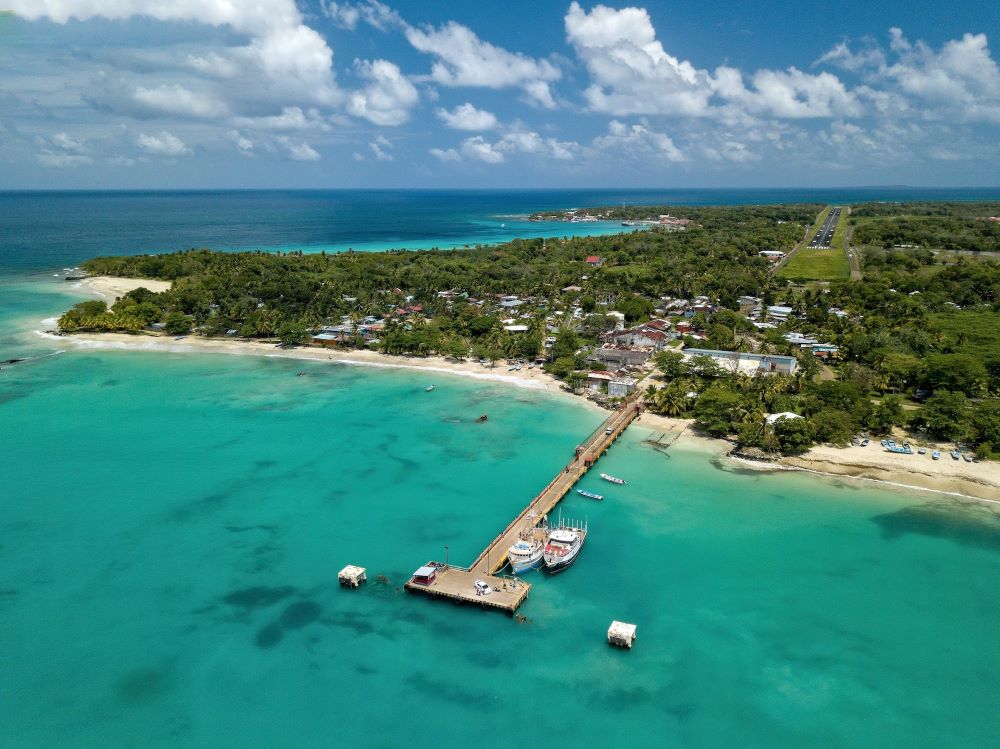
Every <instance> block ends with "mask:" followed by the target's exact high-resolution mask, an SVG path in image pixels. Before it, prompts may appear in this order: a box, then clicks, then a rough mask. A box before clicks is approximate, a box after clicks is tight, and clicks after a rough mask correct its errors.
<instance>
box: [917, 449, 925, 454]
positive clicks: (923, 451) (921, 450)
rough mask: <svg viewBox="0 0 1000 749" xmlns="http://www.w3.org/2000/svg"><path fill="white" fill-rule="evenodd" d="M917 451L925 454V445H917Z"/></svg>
mask: <svg viewBox="0 0 1000 749" xmlns="http://www.w3.org/2000/svg"><path fill="white" fill-rule="evenodd" d="M917 452H918V453H920V454H921V455H926V454H927V448H926V447H918V448H917Z"/></svg>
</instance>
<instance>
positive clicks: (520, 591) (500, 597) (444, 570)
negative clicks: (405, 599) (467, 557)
mask: <svg viewBox="0 0 1000 749" xmlns="http://www.w3.org/2000/svg"><path fill="white" fill-rule="evenodd" d="M476 580H482V581H483V582H484V583H486V584H487V585H489V586H490V588H491V589H493V590H492V592H491V593H490V594H489V595H485V596H481V595H477V594H476V588H475V582H476ZM404 587H405V588H406V589H407V590H409V591H410V592H412V593H421V594H423V595H425V596H430V597H431V598H450V599H451V600H452V601H454V602H455V603H468V604H472V605H475V606H482V607H483V608H486V609H498V610H501V611H505V612H507V613H508V614H513V613H514V612H515V611H516V610H517V607H518V606H520V605H521V604H522V603H524V599H525V598H527V597H528V591H529V590H531V585H530V584H529V583H526V582H524V581H523V580H520V579H518V580H514V579H512V578H506V577H495V576H494V575H484V574H481V573H478V572H473V571H472V570H464V569H462V568H461V567H440V568H438V571H437V575H436V576H435V578H434V582H432V583H431V584H430V585H421V584H420V583H415V582H413V581H412V580H411V581H409V582H408V583H406V585H405V586H404ZM496 588H499V590H496Z"/></svg>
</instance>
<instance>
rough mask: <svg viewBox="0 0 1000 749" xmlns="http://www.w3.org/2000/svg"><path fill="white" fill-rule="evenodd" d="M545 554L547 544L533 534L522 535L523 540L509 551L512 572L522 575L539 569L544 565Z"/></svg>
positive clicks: (517, 542) (515, 543) (508, 556)
mask: <svg viewBox="0 0 1000 749" xmlns="http://www.w3.org/2000/svg"><path fill="white" fill-rule="evenodd" d="M544 553H545V544H543V543H542V542H541V541H540V540H539V539H537V538H535V536H534V535H533V534H530V533H522V534H521V538H519V539H518V540H517V541H515V542H514V545H513V546H511V547H510V549H508V550H507V561H508V562H509V563H510V569H511V572H513V573H514V574H515V575H520V574H522V573H524V572H530V571H531V570H536V569H538V568H539V567H541V566H542V564H543V560H542V557H543V555H544Z"/></svg>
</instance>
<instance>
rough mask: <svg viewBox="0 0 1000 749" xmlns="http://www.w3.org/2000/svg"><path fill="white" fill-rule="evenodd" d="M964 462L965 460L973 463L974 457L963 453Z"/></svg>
mask: <svg viewBox="0 0 1000 749" xmlns="http://www.w3.org/2000/svg"><path fill="white" fill-rule="evenodd" d="M962 460H964V461H965V462H966V463H971V462H972V456H971V455H969V453H962Z"/></svg>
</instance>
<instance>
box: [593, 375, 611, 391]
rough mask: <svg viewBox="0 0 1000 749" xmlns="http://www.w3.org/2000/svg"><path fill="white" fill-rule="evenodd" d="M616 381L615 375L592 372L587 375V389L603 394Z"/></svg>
mask: <svg viewBox="0 0 1000 749" xmlns="http://www.w3.org/2000/svg"><path fill="white" fill-rule="evenodd" d="M614 379H615V377H614V375H611V374H608V373H607V372H590V373H589V374H588V375H587V387H588V388H589V389H590V390H593V391H595V392H603V391H604V390H606V389H607V388H608V385H610V384H611V381H612V380H614Z"/></svg>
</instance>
